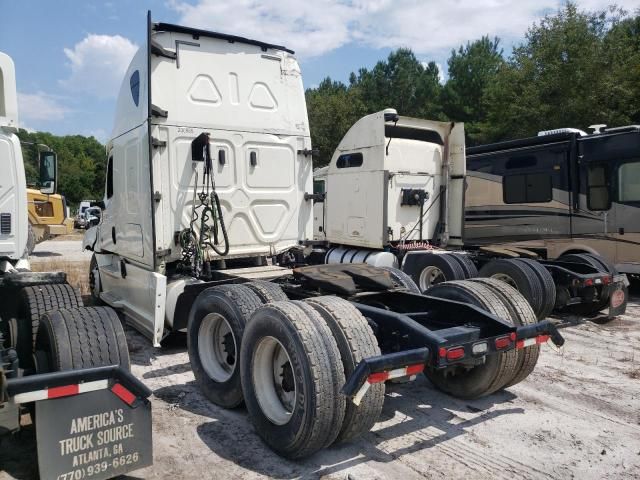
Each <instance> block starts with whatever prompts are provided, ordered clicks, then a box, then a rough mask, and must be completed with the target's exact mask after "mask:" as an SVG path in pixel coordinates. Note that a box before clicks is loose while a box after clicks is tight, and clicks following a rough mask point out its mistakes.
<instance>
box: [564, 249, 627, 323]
mask: <svg viewBox="0 0 640 480" xmlns="http://www.w3.org/2000/svg"><path fill="white" fill-rule="evenodd" d="M558 261H561V262H573V263H584V264H586V265H590V266H592V267H593V268H595V269H596V270H597V271H598V272H602V273H609V274H611V275H615V274H616V273H618V271H617V270H616V268H615V267H614V266H613V265H612V264H611V263H610V262H609V261H608V260H606V259H605V258H603V257H601V256H600V255H594V254H592V253H568V254H566V255H562V256H560V257H559V258H558ZM608 303H609V296H608V295H605V296H604V298H602V299H601V300H600V301H599V302H590V303H579V304H577V305H569V306H568V307H567V311H570V312H572V313H575V314H577V315H584V316H591V315H596V314H597V313H598V312H600V311H601V310H602V309H604V308H605V307H606V306H607V305H608ZM611 320H613V318H608V317H606V318H604V319H603V320H600V321H599V323H607V321H611Z"/></svg>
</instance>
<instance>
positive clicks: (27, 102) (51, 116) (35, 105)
mask: <svg viewBox="0 0 640 480" xmlns="http://www.w3.org/2000/svg"><path fill="white" fill-rule="evenodd" d="M18 111H19V112H20V120H21V122H20V123H21V124H22V125H24V124H25V123H31V122H33V121H39V120H45V121H57V120H62V119H64V118H65V116H66V115H67V114H68V113H70V112H71V109H69V108H67V107H65V106H64V105H63V104H62V103H61V98H60V97H56V96H53V95H49V94H46V93H43V92H37V93H18ZM23 128H24V127H23Z"/></svg>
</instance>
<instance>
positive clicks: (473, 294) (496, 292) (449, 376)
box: [425, 278, 540, 399]
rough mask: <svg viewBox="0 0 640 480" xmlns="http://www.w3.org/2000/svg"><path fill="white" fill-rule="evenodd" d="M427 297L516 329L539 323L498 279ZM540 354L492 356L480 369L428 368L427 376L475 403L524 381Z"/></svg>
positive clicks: (453, 285) (446, 287)
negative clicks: (470, 309) (487, 315)
mask: <svg viewBox="0 0 640 480" xmlns="http://www.w3.org/2000/svg"><path fill="white" fill-rule="evenodd" d="M426 294H427V295H429V296H433V297H438V298H446V299H449V300H457V301H461V302H464V303H469V304H471V305H475V306H477V307H479V308H481V309H483V310H485V311H487V312H489V313H493V314H494V315H496V316H498V317H500V318H501V319H503V320H506V321H507V322H509V323H511V324H513V325H516V326H521V325H528V324H531V323H536V322H537V318H536V316H535V313H534V312H533V309H532V308H531V306H530V305H529V303H528V302H527V300H526V299H525V298H524V297H523V296H522V295H521V294H520V293H519V292H518V291H517V290H515V289H514V288H513V287H511V286H509V285H507V284H505V283H503V282H501V281H498V280H495V279H488V278H476V279H471V280H468V281H454V282H446V283H441V284H438V285H435V286H434V287H432V288H431V289H429V290H428V291H427V292H426ZM539 354H540V347H539V346H538V345H534V346H530V347H526V348H524V349H521V350H509V351H506V352H502V353H498V354H495V355H489V356H487V357H485V361H484V363H482V364H479V365H476V366H453V367H448V368H446V369H435V368H427V369H426V370H425V375H426V376H427V378H428V379H429V380H430V381H431V383H433V385H434V386H435V387H436V388H438V389H439V390H441V391H443V392H445V393H448V394H450V395H453V396H455V397H459V398H466V399H473V398H478V397H483V396H486V395H490V394H492V393H494V392H496V391H498V390H502V389H504V388H508V387H511V386H513V385H516V384H517V383H520V382H521V381H523V380H524V379H525V378H527V377H528V376H529V374H530V373H531V372H532V371H533V370H534V368H535V366H536V363H537V361H538V357H539Z"/></svg>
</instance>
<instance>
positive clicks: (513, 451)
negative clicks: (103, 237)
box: [0, 242, 640, 480]
mask: <svg viewBox="0 0 640 480" xmlns="http://www.w3.org/2000/svg"><path fill="white" fill-rule="evenodd" d="M47 243H48V242H47ZM56 243H58V242H56ZM43 245H44V244H43ZM638 290H639V289H638V288H636V293H635V296H634V297H633V298H632V302H631V303H630V304H629V307H628V310H627V315H625V316H623V317H620V318H619V319H616V320H615V321H613V322H611V323H609V324H608V325H605V326H601V325H596V324H593V323H591V322H587V323H584V324H582V325H580V326H576V327H572V328H569V329H565V330H563V335H565V338H566V344H565V346H564V347H563V348H562V349H560V350H557V349H555V348H552V346H550V345H545V346H544V347H543V353H542V354H541V357H540V360H539V362H538V366H537V368H536V370H535V371H534V372H533V374H532V375H531V376H529V378H528V379H527V380H525V381H524V382H523V383H521V384H519V385H516V386H514V387H512V388H510V389H509V390H507V391H504V392H501V393H498V394H495V395H492V396H490V397H488V398H485V399H481V400H475V401H461V400H456V399H453V398H451V397H448V396H446V395H444V394H441V393H439V392H437V391H436V390H434V389H433V388H431V386H430V384H429V382H428V381H427V380H426V379H424V378H423V377H420V378H418V380H417V381H415V382H413V383H410V384H404V385H392V386H390V387H389V388H388V389H387V399H386V402H385V406H384V411H383V414H382V418H381V419H380V421H379V422H378V423H377V424H376V425H375V427H374V428H373V430H372V431H371V432H370V433H368V434H367V435H365V436H364V437H363V438H361V439H359V440H358V441H355V442H352V443H348V444H346V445H342V446H334V447H331V448H329V449H327V450H325V451H322V452H320V453H318V454H316V455H314V456H313V457H311V458H309V459H306V460H303V461H299V462H291V461H287V460H283V459H282V458H280V457H278V456H276V455H275V454H273V453H272V452H271V451H270V450H269V449H268V448H267V447H266V446H265V445H264V444H263V443H262V442H261V441H260V439H259V438H258V437H257V435H256V434H255V432H254V430H253V427H252V426H251V424H250V423H249V421H248V417H247V414H246V411H245V410H244V409H242V408H240V409H237V410H224V409H221V408H218V407H216V406H215V405H212V404H211V403H209V402H208V401H207V400H206V399H205V398H204V397H203V396H202V395H201V394H200V392H199V390H198V388H197V386H196V385H195V384H194V380H193V375H192V373H191V371H190V367H189V359H188V356H187V353H186V346H185V340H184V336H177V337H174V338H173V339H171V341H169V342H167V343H168V345H166V346H164V347H163V348H162V349H154V348H152V347H151V346H150V345H149V342H147V341H146V340H145V339H144V338H143V337H142V336H141V335H139V334H138V333H136V332H135V331H133V330H129V331H128V339H129V348H130V351H131V358H132V371H133V373H134V374H135V375H136V376H137V377H138V378H141V379H142V380H143V381H144V382H145V383H146V384H147V385H148V386H149V387H150V388H151V389H152V390H153V396H152V403H153V416H154V419H153V433H154V438H153V443H154V458H155V463H154V465H153V466H152V467H149V468H146V469H143V470H139V471H136V472H133V473H134V475H135V477H138V478H140V477H142V478H167V477H169V476H175V477H177V478H181V479H201V478H203V477H204V478H213V479H218V478H220V479H223V478H224V479H233V478H243V479H244V478H264V477H271V478H282V479H290V478H317V477H323V478H332V479H334V478H335V479H338V478H340V479H343V478H350V479H372V478H376V479H377V478H379V479H386V478H389V479H391V478H393V479H396V478H403V479H404V480H408V479H414V478H436V479H444V478H452V477H466V478H505V479H506V478H514V477H516V478H535V479H538V478H558V479H565V478H580V479H584V478H593V479H596V478H597V479H600V478H611V479H614V478H615V479H619V478H629V479H631V478H634V479H637V478H640V322H639V320H640V295H639V292H638ZM0 445H2V448H0V479H7V478H33V476H34V475H35V466H34V465H33V462H32V461H31V458H33V455H34V452H35V446H34V433H33V430H32V429H31V428H29V427H27V428H26V429H24V430H23V431H22V432H21V433H20V434H19V435H18V436H17V437H15V438H11V439H5V440H2V443H0ZM5 446H6V447H9V446H11V447H12V448H13V454H11V455H7V454H6V453H1V452H2V450H3V449H4V447H5ZM31 449H33V450H31ZM26 458H28V459H29V460H25V459H26Z"/></svg>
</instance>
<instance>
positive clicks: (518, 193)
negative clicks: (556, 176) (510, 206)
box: [502, 173, 552, 203]
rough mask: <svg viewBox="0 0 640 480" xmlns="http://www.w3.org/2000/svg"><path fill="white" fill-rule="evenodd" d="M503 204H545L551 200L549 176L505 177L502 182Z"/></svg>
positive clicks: (541, 174) (531, 174) (536, 174)
mask: <svg viewBox="0 0 640 480" xmlns="http://www.w3.org/2000/svg"><path fill="white" fill-rule="evenodd" d="M502 187H503V199H504V203H545V202H550V201H551V199H552V186H551V175H549V174H547V173H526V174H523V175H506V176H504V177H503V180H502Z"/></svg>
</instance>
